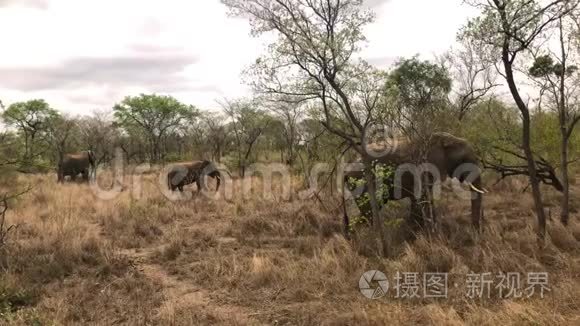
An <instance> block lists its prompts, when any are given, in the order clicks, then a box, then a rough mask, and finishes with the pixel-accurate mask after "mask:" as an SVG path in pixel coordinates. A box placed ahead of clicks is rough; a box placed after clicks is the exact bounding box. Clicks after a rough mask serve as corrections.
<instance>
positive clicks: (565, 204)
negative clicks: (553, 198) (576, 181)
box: [560, 134, 570, 225]
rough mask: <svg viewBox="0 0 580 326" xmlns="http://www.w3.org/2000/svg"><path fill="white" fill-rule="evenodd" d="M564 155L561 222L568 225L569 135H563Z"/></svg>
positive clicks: (562, 158) (562, 163)
mask: <svg viewBox="0 0 580 326" xmlns="http://www.w3.org/2000/svg"><path fill="white" fill-rule="evenodd" d="M562 137H563V139H562V145H561V146H562V149H561V150H562V154H561V161H562V162H561V165H562V186H563V187H564V189H563V196H562V208H561V209H562V211H561V212H560V220H561V221H562V224H564V225H568V221H569V219H570V181H569V177H568V139H567V135H565V134H564V135H562Z"/></svg>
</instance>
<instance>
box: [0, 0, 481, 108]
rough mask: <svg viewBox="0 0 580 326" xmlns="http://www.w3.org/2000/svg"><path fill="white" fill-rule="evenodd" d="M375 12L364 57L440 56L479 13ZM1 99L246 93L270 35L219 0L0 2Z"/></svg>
mask: <svg viewBox="0 0 580 326" xmlns="http://www.w3.org/2000/svg"><path fill="white" fill-rule="evenodd" d="M367 5H368V6H370V7H372V8H373V10H374V11H375V12H376V14H377V19H376V22H375V23H374V24H373V25H371V26H369V27H368V31H367V37H368V39H369V42H368V44H367V45H366V48H365V49H364V50H363V52H362V56H363V57H364V58H365V59H367V60H368V61H369V62H370V63H372V64H375V65H377V66H379V67H382V68H386V67H388V66H389V65H390V64H391V63H392V62H393V61H395V60H396V58H397V57H409V56H412V55H414V54H421V56H423V57H424V58H428V57H431V56H432V55H433V54H434V53H442V52H444V51H445V50H447V49H449V48H450V47H451V46H452V45H453V44H454V42H455V35H456V32H457V30H458V28H459V27H460V26H461V25H463V24H464V23H465V21H466V19H467V17H468V16H469V15H470V14H472V13H473V9H471V8H469V7H466V6H464V5H462V0H438V1H435V0H367ZM0 40H1V42H2V43H1V44H2V49H1V50H0V100H2V101H3V102H4V104H7V105H8V104H10V103H14V102H17V101H25V100H29V99H33V98H44V99H45V100H47V101H48V102H49V103H50V104H51V105H52V106H53V107H54V108H56V109H58V110H61V111H65V112H69V113H73V114H77V113H78V114H83V113H88V112H89V111H91V110H93V109H99V110H103V109H110V108H111V107H112V106H113V104H114V103H116V102H118V101H120V100H121V99H122V98H123V97H124V96H125V95H137V94H139V93H142V92H143V93H150V92H156V93H159V94H170V95H173V96H175V97H176V98H178V99H179V100H181V101H183V102H185V103H187V104H194V105H196V106H198V107H199V108H202V109H212V108H216V106H217V105H216V102H215V100H216V99H221V98H223V97H228V98H231V97H237V96H243V95H247V94H248V89H247V88H246V87H245V86H244V85H242V84H241V82H240V73H241V71H242V69H243V68H245V67H247V66H248V65H249V64H251V63H252V62H253V61H255V59H256V58H257V57H258V56H259V54H260V53H261V51H262V49H263V47H264V44H265V41H261V40H259V39H255V38H252V37H251V36H250V35H249V26H248V23H247V21H245V20H242V19H233V18H231V17H228V16H227V13H226V8H225V7H224V6H223V5H222V4H221V3H220V1H219V0H164V1H143V0H123V1H119V0H99V1H89V0H0Z"/></svg>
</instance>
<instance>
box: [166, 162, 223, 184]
mask: <svg viewBox="0 0 580 326" xmlns="http://www.w3.org/2000/svg"><path fill="white" fill-rule="evenodd" d="M206 175H207V176H210V177H212V178H214V179H216V181H217V186H216V191H218V190H219V188H220V183H221V178H222V176H221V172H220V171H219V169H218V168H217V166H216V165H215V164H214V163H213V162H211V161H207V160H203V161H193V162H189V163H179V164H174V165H173V166H172V167H171V169H170V170H169V172H168V173H167V186H168V187H169V190H171V191H175V190H176V189H179V191H181V192H183V187H184V186H186V185H188V184H192V183H194V182H195V184H196V185H197V190H198V191H200V190H201V189H202V188H205V185H204V184H203V183H204V178H203V177H204V176H206Z"/></svg>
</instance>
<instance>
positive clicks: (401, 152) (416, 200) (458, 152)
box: [343, 132, 487, 236]
mask: <svg viewBox="0 0 580 326" xmlns="http://www.w3.org/2000/svg"><path fill="white" fill-rule="evenodd" d="M372 162H373V163H374V164H375V165H374V166H375V167H376V166H377V164H381V165H382V166H386V167H389V168H390V171H391V172H389V173H384V174H383V175H382V176H379V177H376V178H377V186H379V187H380V186H381V185H384V186H386V187H382V188H381V190H382V191H381V192H380V193H382V196H381V197H382V198H377V199H378V201H379V205H383V204H386V203H387V202H388V201H389V200H400V199H404V198H410V200H411V214H410V215H411V219H412V221H413V222H414V224H415V225H414V227H416V228H422V227H423V226H424V214H422V211H421V208H422V207H421V205H422V203H424V202H425V200H428V199H429V198H432V194H433V193H432V191H433V186H434V184H435V183H436V182H443V181H445V180H446V179H447V177H450V178H456V179H458V180H459V181H460V182H462V183H466V184H467V185H468V186H469V187H470V194H471V221H472V225H473V227H474V228H475V229H476V230H480V223H481V216H482V201H483V194H484V193H486V192H487V191H486V190H485V189H483V188H482V187H481V173H482V168H481V162H480V160H479V158H478V156H477V154H476V153H475V150H474V149H473V147H472V146H471V144H470V143H469V142H468V141H467V140H465V139H462V138H458V137H455V136H453V135H451V134H449V133H444V132H436V133H433V134H431V135H430V136H429V137H427V140H423V141H410V140H402V141H397V142H396V146H393V147H392V148H391V150H386V151H385V154H381V155H376V156H374V157H373V158H372ZM375 170H376V168H375ZM393 170H395V172H394V173H393ZM365 180H366V179H365V175H364V171H360V170H358V171H347V172H345V174H344V178H343V181H344V185H345V188H346V189H345V190H347V191H349V192H350V193H351V194H352V195H353V197H354V198H355V202H356V204H357V206H358V208H359V210H360V212H361V214H362V216H364V217H365V218H366V219H367V220H369V221H372V211H371V206H370V201H369V200H368V199H367V200H361V199H364V197H363V195H365V194H366V193H367V184H366V182H365ZM377 189H378V188H377ZM426 195H430V197H429V198H426ZM345 197H346V193H345V194H344V195H343V208H344V221H343V222H344V227H345V233H346V234H347V236H348V230H349V226H350V221H349V217H348V215H347V212H346V198H345Z"/></svg>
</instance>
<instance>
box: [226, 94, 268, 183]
mask: <svg viewBox="0 0 580 326" xmlns="http://www.w3.org/2000/svg"><path fill="white" fill-rule="evenodd" d="M221 106H222V108H223V110H224V112H225V114H226V115H228V117H229V118H230V120H231V121H230V126H231V128H232V130H233V133H234V138H235V150H236V155H237V161H238V168H239V169H240V175H241V176H242V177H244V176H245V173H246V168H247V167H248V164H249V158H250V155H251V154H252V151H253V150H254V149H255V145H256V144H257V142H258V139H259V138H260V137H261V136H262V135H263V134H264V131H265V130H266V129H267V128H268V124H269V123H270V122H271V119H269V117H268V116H267V115H266V114H265V112H264V111H263V110H261V109H259V108H258V105H257V104H256V103H253V102H252V101H248V100H224V101H223V102H222V103H221Z"/></svg>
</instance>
